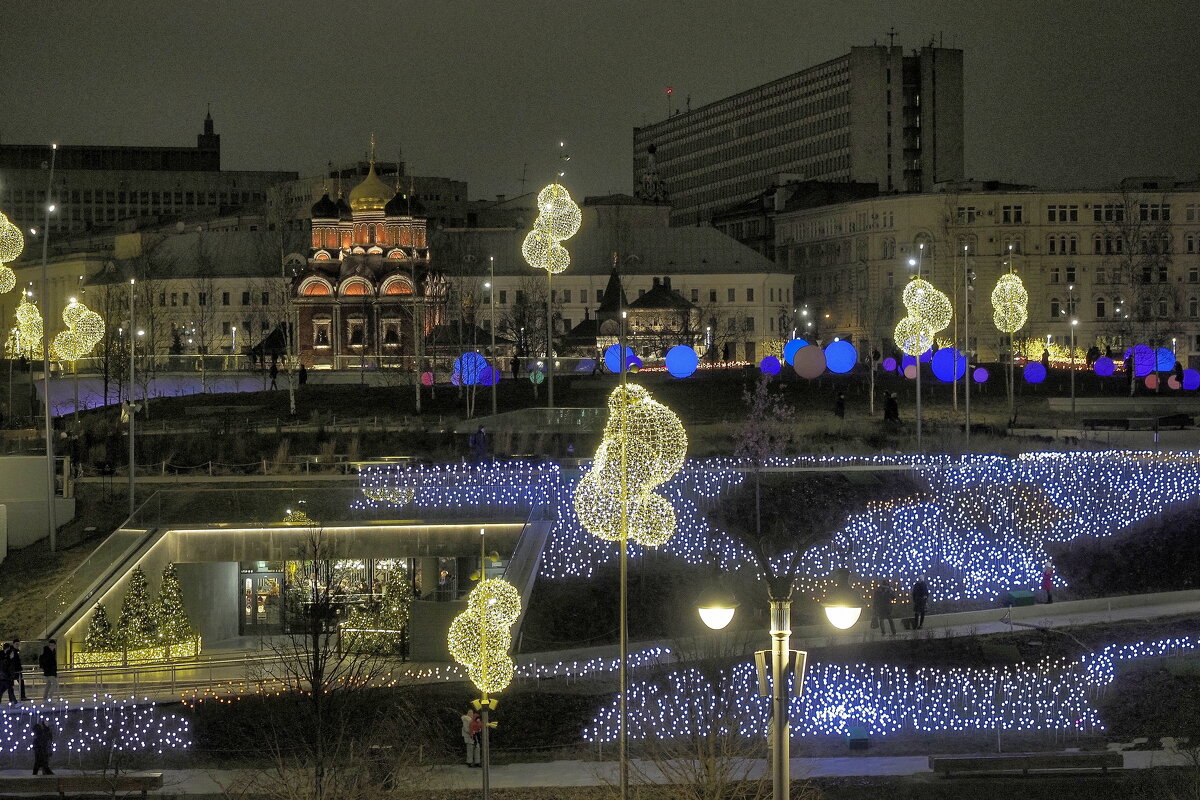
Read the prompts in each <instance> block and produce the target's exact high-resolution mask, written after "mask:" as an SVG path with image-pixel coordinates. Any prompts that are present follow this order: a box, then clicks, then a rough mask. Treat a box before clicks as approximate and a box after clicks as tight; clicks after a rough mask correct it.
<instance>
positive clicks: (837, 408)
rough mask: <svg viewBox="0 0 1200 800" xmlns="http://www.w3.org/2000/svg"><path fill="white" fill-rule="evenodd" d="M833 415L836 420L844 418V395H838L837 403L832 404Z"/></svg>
mask: <svg viewBox="0 0 1200 800" xmlns="http://www.w3.org/2000/svg"><path fill="white" fill-rule="evenodd" d="M833 414H834V416H835V417H837V418H838V419H845V418H846V395H844V394H839V395H838V396H837V401H836V402H835V403H834V404H833Z"/></svg>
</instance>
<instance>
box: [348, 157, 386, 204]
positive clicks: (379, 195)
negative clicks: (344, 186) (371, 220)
mask: <svg viewBox="0 0 1200 800" xmlns="http://www.w3.org/2000/svg"><path fill="white" fill-rule="evenodd" d="M395 193H396V192H395V190H394V189H392V188H391V187H389V186H388V185H387V184H386V183H384V182H383V181H381V180H380V179H379V176H378V175H376V174H375V162H374V161H372V162H371V169H370V170H369V171H368V172H367V177H365V178H363V182H362V183H360V184H359V185H358V186H355V187H354V188H353V189H351V190H350V209H351V210H352V211H353V212H354V213H356V214H358V213H364V212H366V213H369V212H373V211H375V212H382V211H383V207H384V206H385V205H387V201H388V200H391V199H392V195H393V194H395Z"/></svg>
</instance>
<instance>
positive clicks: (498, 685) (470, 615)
mask: <svg viewBox="0 0 1200 800" xmlns="http://www.w3.org/2000/svg"><path fill="white" fill-rule="evenodd" d="M479 534H480V536H479V583H478V584H477V585H476V586H475V588H474V589H472V590H471V593H470V594H468V595H467V610H466V611H464V612H462V613H461V614H459V615H458V616H457V617H455V618H454V621H453V622H451V623H450V632H449V635H448V636H447V643H448V644H449V645H450V655H451V656H453V658H454V660H455V661H457V662H458V663H459V664H462V665H463V666H464V667H466V668H467V676H468V677H469V678H470V679H471V683H473V684H475V688H476V689H478V690H479V693H480V697H479V699H478V700H475V701H474V702H473V705H474V706H475V708H476V710H478V711H480V712H482V714H483V730H482V734H483V736H482V738H483V759H482V761H483V764H482V766H483V797H484V799H485V800H487V797H488V795H489V790H490V786H489V785H488V784H489V772H490V759H489V753H488V731H489V729H490V728H491V726H492V723H491V722H490V721H489V720H488V713H489V712H490V711H494V710H495V709H496V706H497V702H496V699H495V698H494V697H490V696H489V695H493V694H499V693H500V692H502V691H504V690H505V689H506V688H508V685H509V684H510V683H512V679H513V674H514V673H515V671H516V667H515V665H514V664H513V660H512V657H511V656H510V655H509V654H508V651H509V649H510V648H511V646H512V632H511V628H512V626H513V623H515V622H516V621H517V618H518V617H520V616H521V594H520V593H519V592H518V591H517V589H516V587H515V586H513V585H512V584H511V583H509V582H508V581H506V580H504V579H503V578H488V577H487V567H486V564H487V552H486V547H485V545H484V537H483V534H484V531H483V530H482V529H481V530H480V531H479Z"/></svg>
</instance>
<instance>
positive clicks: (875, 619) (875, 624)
mask: <svg viewBox="0 0 1200 800" xmlns="http://www.w3.org/2000/svg"><path fill="white" fill-rule="evenodd" d="M909 595H910V597H911V598H912V611H913V613H912V629H913V630H920V629H921V628H923V627H925V612H926V610H928V608H929V584H927V583H925V579H924V578H918V579H917V580H916V582H915V583H913V585H912V590H911V591H910V592H909ZM896 599H897V596H896V590H895V589H893V588H892V582H891V581H876V583H875V587H874V589H873V590H872V592H871V615H872V616H871V627H872V628H879V633H880V634H881V635H886V633H885V631H884V630H883V625H884V623H885V622H886V623H887V625H888V627H889V628H890V629H891V632H892V636H895V635H896V621H895V620H894V619H892V606H893V605H894V604H895V602H896Z"/></svg>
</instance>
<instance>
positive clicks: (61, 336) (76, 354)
mask: <svg viewBox="0 0 1200 800" xmlns="http://www.w3.org/2000/svg"><path fill="white" fill-rule="evenodd" d="M62 320H63V322H64V323H65V324H66V326H67V329H66V330H64V331H60V332H59V333H58V334H57V335H56V336H55V337H54V341H52V342H51V343H50V353H51V355H53V357H54V358H55V359H56V360H58V361H78V360H79V359H81V358H83V357H84V356H86V355H87V354H88V353H90V352H92V348H94V347H95V346H96V345H97V344H99V343H100V340H101V339H103V338H104V320H103V318H101V316H100V315H99V314H97V313H96V312H95V311H92V310H91V309H90V308H88V307H87V306H85V305H84V304H83V303H80V302H78V301H76V300H72V301H71V302H70V303H68V304H67V307H66V308H64V309H63V312H62Z"/></svg>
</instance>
